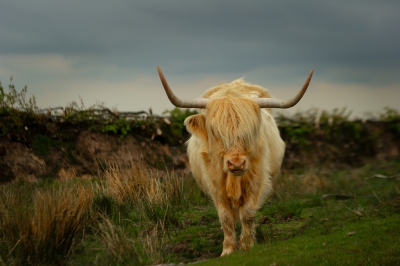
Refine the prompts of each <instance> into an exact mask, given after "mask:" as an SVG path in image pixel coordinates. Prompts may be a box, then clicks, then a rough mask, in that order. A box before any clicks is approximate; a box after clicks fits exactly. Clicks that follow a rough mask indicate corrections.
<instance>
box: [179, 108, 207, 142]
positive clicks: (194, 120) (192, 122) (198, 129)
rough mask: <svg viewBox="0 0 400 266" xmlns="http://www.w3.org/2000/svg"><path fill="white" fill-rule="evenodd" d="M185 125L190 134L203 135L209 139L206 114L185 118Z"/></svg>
mask: <svg viewBox="0 0 400 266" xmlns="http://www.w3.org/2000/svg"><path fill="white" fill-rule="evenodd" d="M184 125H185V126H186V129H187V131H188V132H189V133H190V134H192V135H196V136H200V137H203V138H205V139H206V140H207V133H206V119H205V117H204V114H197V115H191V116H189V117H188V118H186V119H185V122H184Z"/></svg>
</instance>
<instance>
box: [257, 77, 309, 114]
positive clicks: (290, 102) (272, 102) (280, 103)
mask: <svg viewBox="0 0 400 266" xmlns="http://www.w3.org/2000/svg"><path fill="white" fill-rule="evenodd" d="M313 72H314V69H311V71H310V74H309V75H308V78H307V80H306V82H305V83H304V85H303V88H302V89H301V90H300V92H299V93H297V95H296V96H295V97H293V98H292V99H287V100H279V99H272V98H257V99H254V100H255V101H256V103H258V105H259V106H260V108H290V107H293V106H295V105H296V104H297V103H298V102H299V101H300V99H301V98H302V97H303V95H304V93H305V92H306V90H307V88H308V84H310V81H311V77H312V75H313Z"/></svg>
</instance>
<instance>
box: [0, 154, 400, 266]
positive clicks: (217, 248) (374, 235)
mask: <svg viewBox="0 0 400 266" xmlns="http://www.w3.org/2000/svg"><path fill="white" fill-rule="evenodd" d="M399 171H400V161H398V160H393V161H387V162H382V161H373V162H370V163H368V164H365V165H364V166H363V167H360V168H340V169H331V168H313V169H308V170H304V169H303V170H301V169H300V170H299V169H297V170H293V171H287V172H283V173H282V174H281V176H280V177H279V178H276V179H275V180H274V189H275V193H273V194H272V195H271V196H270V197H269V198H268V199H267V201H266V202H265V204H264V206H263V207H262V208H261V209H260V211H259V212H258V213H257V217H256V223H257V229H256V239H257V244H256V245H255V246H254V248H252V249H251V250H250V251H248V252H244V251H241V250H240V249H239V250H238V251H237V252H235V253H234V254H232V255H229V256H227V257H224V258H219V255H220V253H221V251H222V241H223V233H222V230H221V225H220V223H219V220H218V215H217V212H216V209H215V207H214V206H213V203H212V202H211V200H210V199H209V198H208V197H207V196H206V195H204V193H202V192H201V191H200V190H199V188H198V186H197V184H196V183H195V181H194V180H193V179H192V178H190V177H187V178H182V177H177V176H175V175H174V174H173V173H170V174H162V173H160V172H154V171H153V170H151V169H149V168H147V167H145V166H144V165H142V164H139V165H137V164H132V167H131V168H130V169H122V168H119V167H118V166H115V165H108V166H107V168H106V169H104V171H103V172H101V173H99V178H94V179H92V180H70V181H67V182H58V181H54V180H52V179H50V178H46V179H42V180H40V181H39V182H37V183H27V182H24V181H14V182H13V183H10V184H7V185H2V186H0V265H3V264H4V265H59V264H63V265H154V264H158V263H176V264H177V263H179V262H184V263H189V262H194V261H203V260H205V262H202V263H200V264H199V265H274V263H275V264H276V265H395V264H396V262H398V261H400V255H399V254H400V240H399V239H400V226H399V224H400V180H399V178H398V177H396V175H398V174H399ZM375 174H381V175H385V176H387V177H393V178H386V179H382V178H371V177H373V176H374V175H375ZM326 195H329V196H326ZM337 195H339V196H337ZM79 206H82V207H79ZM78 207H79V208H78ZM77 218H79V219H77ZM37 221H40V222H37ZM236 230H237V235H239V234H240V225H239V224H237V228H236ZM32 232H34V238H32V237H29V236H30V235H32V234H33V233H32ZM350 232H355V233H354V234H353V233H352V234H351V235H350V236H349V235H348V233H350Z"/></svg>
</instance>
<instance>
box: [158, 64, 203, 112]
mask: <svg viewBox="0 0 400 266" xmlns="http://www.w3.org/2000/svg"><path fill="white" fill-rule="evenodd" d="M157 71H158V75H159V76H160V79H161V83H162V85H163V87H164V90H165V92H166V93H167V96H168V99H169V100H170V101H171V103H172V104H173V105H175V106H176V107H181V108H201V109H205V108H206V106H207V104H208V102H209V101H210V100H209V99H205V98H197V99H192V100H187V99H180V98H178V97H177V96H176V95H175V94H174V93H173V92H172V90H171V89H170V87H169V86H168V83H167V80H166V79H165V77H164V74H163V73H162V71H161V68H160V67H159V66H158V67H157Z"/></svg>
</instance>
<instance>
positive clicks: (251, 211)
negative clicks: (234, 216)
mask: <svg viewBox="0 0 400 266" xmlns="http://www.w3.org/2000/svg"><path fill="white" fill-rule="evenodd" d="M256 212H257V209H256V208H254V207H251V206H246V205H245V206H242V207H241V208H240V209H239V218H240V222H241V224H242V233H241V235H240V244H241V245H242V247H243V249H244V250H248V249H249V248H251V247H252V246H253V245H254V235H255V224H254V219H255V216H256Z"/></svg>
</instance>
